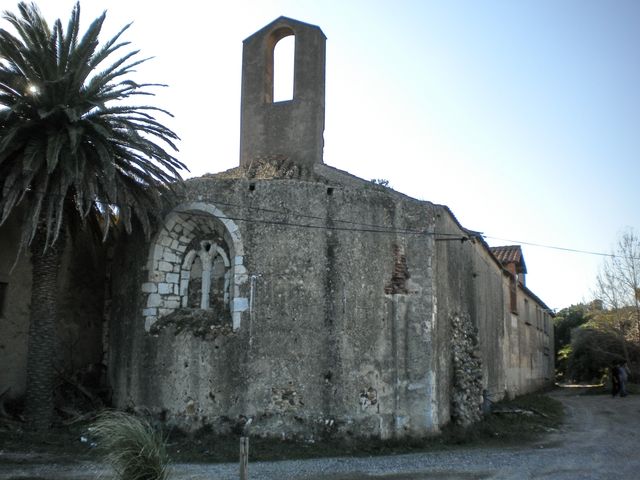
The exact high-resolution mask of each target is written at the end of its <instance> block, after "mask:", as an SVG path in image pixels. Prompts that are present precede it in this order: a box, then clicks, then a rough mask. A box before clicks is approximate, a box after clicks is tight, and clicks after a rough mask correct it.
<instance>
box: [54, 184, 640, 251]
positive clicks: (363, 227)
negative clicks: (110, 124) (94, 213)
mask: <svg viewBox="0 0 640 480" xmlns="http://www.w3.org/2000/svg"><path fill="white" fill-rule="evenodd" d="M45 195H46V196H55V197H59V196H63V195H62V194H56V193H51V192H47V193H45ZM207 201H208V202H211V203H212V204H214V205H222V206H225V207H231V208H238V209H245V210H250V211H257V212H264V213H271V214H274V215H284V216H292V215H293V216H296V217H300V218H308V219H313V220H321V221H323V222H326V221H330V222H335V223H342V224H347V225H353V226H354V228H347V227H340V226H335V225H326V224H325V225H313V224H306V223H296V222H291V221H285V220H265V219H255V218H246V217H241V216H231V215H227V216H225V217H219V218H220V219H228V220H233V221H238V222H247V223H261V224H266V225H278V226H285V227H296V228H308V229H313V230H332V231H342V232H358V233H388V234H397V235H424V236H433V237H435V241H456V240H457V241H460V242H465V241H468V240H470V239H472V238H474V237H476V236H481V237H482V238H484V239H491V240H497V241H501V242H509V243H511V244H519V245H528V246H532V247H538V248H547V249H551V250H558V251H564V252H570V253H579V254H584V255H595V256H600V257H608V258H620V259H626V260H633V261H640V258H639V257H633V256H626V255H618V254H614V253H603V252H596V251H592V250H581V249H577V248H569V247H560V246H557V245H549V244H542V243H535V242H528V241H524V240H512V239H505V238H500V237H494V236H491V235H485V234H478V233H475V232H469V231H467V232H468V233H467V234H466V235H465V234H460V233H449V232H436V231H431V232H430V231H428V230H412V229H398V228H395V227H390V226H387V225H380V224H372V223H364V222H355V221H353V220H345V219H340V218H331V217H328V216H327V217H321V216H317V215H310V214H305V213H301V212H297V211H293V210H289V209H283V210H276V209H270V208H264V207H256V206H252V205H239V204H235V203H230V202H225V201H223V200H220V199H216V198H215V197H213V198H209V199H207ZM95 203H98V204H106V205H110V206H113V207H117V208H122V207H129V208H130V207H132V205H131V204H125V203H120V204H117V203H109V202H100V201H95ZM184 213H188V214H189V215H192V216H201V217H203V218H211V215H210V214H207V213H204V212H193V211H190V212H184ZM355 227H359V228H355ZM438 237H444V238H438Z"/></svg>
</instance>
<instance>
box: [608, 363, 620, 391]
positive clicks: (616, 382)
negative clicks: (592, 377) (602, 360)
mask: <svg viewBox="0 0 640 480" xmlns="http://www.w3.org/2000/svg"><path fill="white" fill-rule="evenodd" d="M609 372H610V374H611V396H612V397H615V396H616V395H617V394H618V393H619V392H620V369H619V368H618V362H614V363H613V364H612V365H611V368H610V369H609Z"/></svg>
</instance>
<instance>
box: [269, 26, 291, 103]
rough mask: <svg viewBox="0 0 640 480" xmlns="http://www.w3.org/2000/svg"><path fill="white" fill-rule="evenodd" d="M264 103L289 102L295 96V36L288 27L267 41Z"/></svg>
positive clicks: (280, 29) (281, 29)
mask: <svg viewBox="0 0 640 480" xmlns="http://www.w3.org/2000/svg"><path fill="white" fill-rule="evenodd" d="M267 42H268V43H267V62H266V77H265V80H266V90H265V95H266V98H265V100H266V102H267V103H274V102H284V101H291V100H293V97H294V95H295V50H296V48H295V34H294V33H293V30H291V29H290V28H288V27H283V28H279V29H277V30H275V31H274V32H273V33H272V34H271V35H270V36H269V38H268V40H267Z"/></svg>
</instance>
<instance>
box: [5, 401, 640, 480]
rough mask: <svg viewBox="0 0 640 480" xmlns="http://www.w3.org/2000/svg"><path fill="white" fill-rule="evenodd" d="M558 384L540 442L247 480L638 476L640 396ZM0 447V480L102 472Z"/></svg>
mask: <svg viewBox="0 0 640 480" xmlns="http://www.w3.org/2000/svg"><path fill="white" fill-rule="evenodd" d="M579 393H581V392H580V391H579V390H577V389H570V388H564V389H559V390H557V391H555V392H554V393H553V394H552V395H553V396H554V397H556V398H558V399H559V400H561V401H562V402H563V403H564V405H565V407H566V411H567V421H566V424H565V425H564V426H563V428H562V430H561V431H559V432H557V433H553V434H550V435H548V436H547V437H545V438H544V439H542V440H541V441H540V442H538V443H536V444H533V445H528V446H523V447H511V448H507V449H495V448H491V449H488V448H475V449H456V450H452V451H447V452H434V453H425V454H411V455H396V456H389V457H375V458H332V459H318V460H305V461H284V462H259V463H253V464H251V465H250V469H249V471H250V478H251V480H286V479H305V480H329V479H331V480H361V479H378V480H427V479H430V480H431V479H435V480H450V479H451V480H453V479H461V480H481V479H503V480H511V479H513V480H523V479H554V480H578V479H580V480H589V479H610V478H611V479H613V478H627V479H635V478H640V455H639V454H638V452H639V451H640V396H629V397H626V398H611V397H609V396H602V395H598V396H589V395H578V394H579ZM7 460H8V459H7V456H6V454H2V453H1V452H0V480H9V479H17V478H22V479H30V480H35V479H52V480H53V479H55V480H58V479H60V480H62V479H68V480H71V479H83V480H84V479H95V478H97V477H98V475H101V476H102V478H105V479H106V478H109V471H108V470H107V469H105V468H104V467H102V466H100V465H96V464H90V463H87V464H78V465H73V466H63V465H56V464H55V463H53V461H54V459H51V460H52V462H51V463H49V464H42V463H41V464H40V465H33V464H24V465H18V464H13V465H6V464H5V463H6V461H7ZM173 473H174V475H173V476H172V478H173V479H174V480H186V479H191V480H200V479H202V480H204V479H207V480H214V479H215V480H236V479H237V478H238V467H237V465H235V464H222V465H176V466H175V469H174V472H173Z"/></svg>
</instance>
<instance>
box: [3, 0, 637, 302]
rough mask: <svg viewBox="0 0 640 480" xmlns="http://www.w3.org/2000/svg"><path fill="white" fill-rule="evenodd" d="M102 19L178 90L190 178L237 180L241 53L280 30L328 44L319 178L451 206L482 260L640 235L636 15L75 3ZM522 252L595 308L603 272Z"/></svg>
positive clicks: (566, 298) (551, 287)
mask: <svg viewBox="0 0 640 480" xmlns="http://www.w3.org/2000/svg"><path fill="white" fill-rule="evenodd" d="M38 3H39V5H40V6H41V8H42V10H43V11H44V12H45V14H46V15H47V16H48V18H57V17H62V18H67V16H68V14H69V12H70V9H71V6H72V5H73V2H72V1H69V0H43V1H40V2H38ZM7 6H8V2H5V4H4V7H5V8H7ZM9 6H10V5H9ZM104 8H106V9H107V10H108V16H107V26H106V27H107V29H106V30H107V33H109V32H114V31H115V30H116V29H117V28H118V27H120V26H122V25H123V24H124V23H127V22H129V21H131V20H133V21H134V25H133V26H132V28H131V30H130V32H128V33H127V35H126V39H128V40H130V41H131V42H132V43H133V45H134V46H136V47H137V48H141V49H142V51H143V54H144V55H150V56H154V57H155V58H154V60H152V61H151V62H149V63H148V64H146V65H144V66H142V67H141V68H140V70H141V72H142V75H141V78H144V79H148V80H151V81H160V82H164V83H168V84H169V85H170V87H169V88H167V89H164V90H163V91H161V92H159V94H158V96H157V103H158V104H160V105H162V106H164V107H166V108H167V109H168V110H170V111H171V112H173V113H174V114H175V116H176V118H175V119H174V120H172V121H171V126H172V127H173V128H174V129H175V130H176V131H177V132H178V134H179V135H180V136H181V137H182V142H181V145H180V150H181V152H180V158H181V160H183V161H184V162H185V163H186V164H187V165H188V166H189V168H190V169H191V174H190V175H201V174H203V173H206V172H215V171H220V170H225V169H227V168H231V167H234V166H236V165H237V163H238V142H239V124H240V117H239V113H240V66H241V55H242V40H243V39H244V38H246V37H248V36H249V35H251V34H252V33H254V32H255V31H257V30H258V29H260V28H261V27H263V26H264V25H266V24H268V23H269V22H271V21H272V20H274V19H275V18H277V17H278V16H280V15H285V16H289V17H293V18H296V19H298V20H302V21H305V22H308V23H312V24H315V25H318V26H319V27H320V28H322V30H323V31H324V33H325V35H326V36H327V98H326V130H325V163H327V164H329V165H332V166H335V167H338V168H341V169H344V170H347V171H349V172H351V173H353V174H356V175H358V176H360V177H363V178H365V179H371V178H386V179H388V180H389V181H390V183H391V185H392V186H393V187H394V188H395V189H396V190H399V191H401V192H403V193H406V194H409V195H411V196H414V197H416V198H420V199H423V200H429V201H432V202H435V203H441V204H446V205H448V206H449V207H450V208H451V209H452V210H453V212H454V213H455V214H456V216H457V217H458V219H459V220H460V221H461V222H462V224H463V225H464V226H466V227H467V228H470V229H472V230H478V231H481V232H484V233H485V234H486V235H487V241H488V242H489V243H490V244H491V245H501V244H506V243H513V242H509V241H508V240H519V241H525V242H530V243H538V244H547V245H555V246H561V247H567V248H574V249H580V250H589V251H597V252H608V251H609V250H610V249H611V247H612V245H613V244H614V242H615V240H616V237H617V235H618V234H619V232H620V231H621V230H622V229H623V228H625V227H633V228H635V230H636V231H640V213H638V200H639V197H640V195H639V194H638V188H637V183H638V181H639V180H640V161H639V160H640V159H639V158H638V157H639V152H640V134H638V132H639V127H640V56H639V53H638V46H639V45H640V28H638V25H640V2H637V1H618V0H610V1H604V0H603V1H593V0H582V1H578V0H555V1H551V0H538V1H507V0H504V1H477V0H476V1H473V0H465V1H438V2H436V1H402V0H395V1H382V0H377V1H372V0H366V1H349V0H325V1H322V2H319V1H311V0H295V1H285V0H281V1H278V0H273V1H258V0H255V1H249V0H236V1H233V2H230V1H227V2H218V1H210V2H204V1H198V2H196V1H192V2H184V6H182V5H180V6H179V4H176V3H175V2H172V3H166V4H164V3H159V2H152V1H147V0H136V1H131V0H128V1H126V2H125V1H122V0H111V1H108V2H104V1H103V2H97V1H93V0H85V1H84V3H83V4H82V9H83V18H84V20H85V25H86V24H87V23H88V21H89V19H90V18H93V17H95V16H97V15H98V14H99V13H100V12H101V11H102V10H103V9H104ZM501 239H504V240H501ZM523 248H524V253H525V258H526V262H527V267H528V269H529V275H528V286H529V287H530V288H531V289H532V290H533V291H534V292H536V293H537V294H538V295H539V296H540V297H541V298H542V299H543V300H544V301H545V302H546V303H547V304H548V305H549V306H550V307H552V308H562V307H565V306H568V305H570V304H572V303H576V302H579V301H581V300H583V299H584V300H589V299H590V298H591V288H592V286H593V284H594V280H595V275H596V272H597V268H598V265H599V264H600V263H601V261H602V258H601V257H597V256H591V255H584V254H577V253H568V252H562V251H558V250H552V249H547V248H541V247H534V246H528V245H524V246H523Z"/></svg>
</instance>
